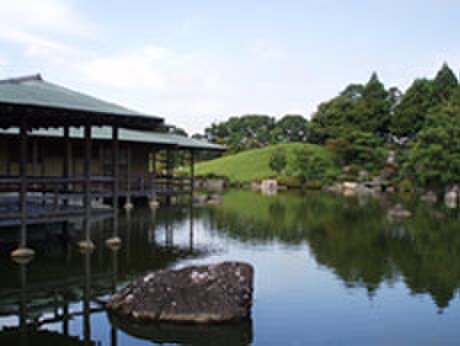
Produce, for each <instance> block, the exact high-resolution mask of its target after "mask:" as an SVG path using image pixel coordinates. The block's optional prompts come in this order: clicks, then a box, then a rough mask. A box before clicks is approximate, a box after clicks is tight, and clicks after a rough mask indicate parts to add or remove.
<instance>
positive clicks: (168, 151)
mask: <svg viewBox="0 0 460 346" xmlns="http://www.w3.org/2000/svg"><path fill="white" fill-rule="evenodd" d="M172 161H173V160H172V151H171V149H170V148H168V149H166V204H167V205H171V202H172V198H171V197H172V193H173V184H172V177H173V170H172V166H173V162H172Z"/></svg>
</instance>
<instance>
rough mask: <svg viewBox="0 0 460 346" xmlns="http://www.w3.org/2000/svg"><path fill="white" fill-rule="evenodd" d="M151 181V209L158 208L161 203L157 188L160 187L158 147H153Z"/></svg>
mask: <svg viewBox="0 0 460 346" xmlns="http://www.w3.org/2000/svg"><path fill="white" fill-rule="evenodd" d="M150 181H151V197H150V202H149V206H150V208H151V209H155V208H158V206H159V205H160V204H159V202H158V200H157V190H158V188H159V186H158V180H157V148H155V147H153V150H152V176H151V177H150Z"/></svg>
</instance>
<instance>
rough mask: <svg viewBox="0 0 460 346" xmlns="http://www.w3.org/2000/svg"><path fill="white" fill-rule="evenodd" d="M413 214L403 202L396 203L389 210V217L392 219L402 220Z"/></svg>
mask: <svg viewBox="0 0 460 346" xmlns="http://www.w3.org/2000/svg"><path fill="white" fill-rule="evenodd" d="M411 216H412V213H411V212H410V211H409V210H407V209H405V208H404V207H403V206H402V205H401V204H396V205H395V206H394V207H393V208H391V209H390V210H388V218H389V219H390V220H401V219H406V218H408V217H411Z"/></svg>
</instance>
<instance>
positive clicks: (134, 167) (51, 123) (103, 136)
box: [0, 75, 225, 256]
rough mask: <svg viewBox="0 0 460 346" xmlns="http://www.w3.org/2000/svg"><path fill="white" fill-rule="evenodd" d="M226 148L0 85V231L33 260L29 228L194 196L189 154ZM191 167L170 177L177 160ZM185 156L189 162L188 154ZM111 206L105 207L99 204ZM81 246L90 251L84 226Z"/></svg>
mask: <svg viewBox="0 0 460 346" xmlns="http://www.w3.org/2000/svg"><path fill="white" fill-rule="evenodd" d="M197 150H225V148H224V147H222V146H219V145H214V144H211V143H206V142H203V141H197V140H193V139H190V138H186V137H181V136H178V135H173V134H170V133H168V132H167V128H166V126H165V123H164V119H162V118H160V117H156V116H148V115H145V114H142V113H138V112H135V111H132V110H129V109H126V108H124V107H121V106H118V105H115V104H112V103H108V102H105V101H102V100H99V99H96V98H94V97H91V96H88V95H84V94H81V93H78V92H75V91H73V90H70V89H67V88H64V87H61V86H58V85H55V84H52V83H49V82H46V81H44V80H43V79H42V78H41V76H40V75H35V76H29V77H22V78H14V79H7V80H2V81H0V227H2V226H14V225H15V226H19V228H20V241H19V247H18V249H17V250H16V251H14V252H13V255H16V256H20V255H31V254H33V251H32V250H30V249H27V225H29V224H37V223H50V222H64V221H69V220H72V219H82V218H83V219H84V220H85V221H86V222H88V223H89V220H90V218H91V217H94V216H97V215H107V214H112V215H113V216H114V220H115V221H114V238H113V239H112V241H115V242H116V241H118V239H117V236H116V229H117V223H116V220H117V217H116V214H117V211H118V208H119V200H120V198H124V199H125V201H126V204H127V206H128V207H129V206H130V204H131V198H132V197H147V198H149V199H151V200H152V201H154V202H153V203H156V202H155V201H156V200H157V198H158V197H159V196H166V198H167V199H168V198H170V197H171V196H173V195H180V194H190V195H191V194H192V193H193V186H194V170H193V167H194V152H195V151H197ZM179 151H181V155H180V157H181V158H182V160H184V159H185V158H186V159H187V162H186V163H184V166H185V165H186V166H189V167H190V172H189V174H188V175H187V176H177V175H176V174H175V173H174V167H176V165H177V162H176V159H177V156H178V155H176V154H177V153H178V152H179ZM185 154H186V155H185ZM108 200H110V202H111V203H110V204H108V203H104V202H107V201H108ZM86 229H87V231H86V232H85V239H84V241H82V242H81V245H82V246H84V247H92V246H93V245H92V242H91V239H90V232H89V229H90V227H89V225H88V227H86Z"/></svg>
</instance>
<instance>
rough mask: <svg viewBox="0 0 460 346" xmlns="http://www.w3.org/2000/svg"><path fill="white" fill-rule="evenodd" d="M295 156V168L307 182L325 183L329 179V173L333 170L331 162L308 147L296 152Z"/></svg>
mask: <svg viewBox="0 0 460 346" xmlns="http://www.w3.org/2000/svg"><path fill="white" fill-rule="evenodd" d="M294 155H295V161H294V166H295V167H296V169H297V170H298V172H299V173H300V174H301V175H302V176H303V177H304V178H305V179H306V180H307V181H309V180H321V181H323V180H325V179H327V178H328V173H329V172H330V171H331V170H332V169H333V165H332V163H331V162H330V161H329V160H327V159H326V158H325V157H324V156H321V155H320V154H318V153H317V152H316V151H313V150H310V149H309V148H308V147H304V148H301V149H299V150H297V151H295V152H294Z"/></svg>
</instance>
